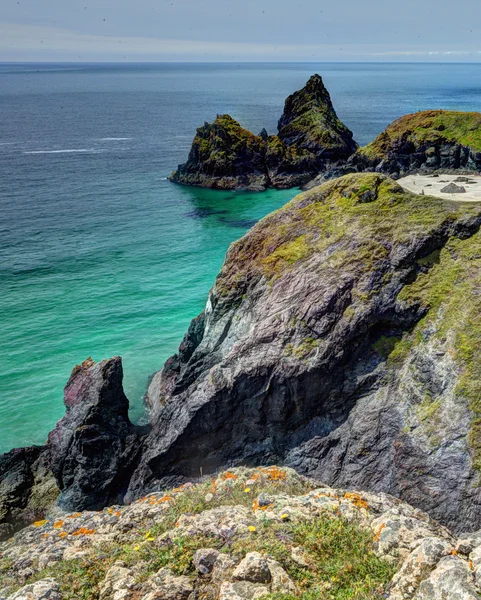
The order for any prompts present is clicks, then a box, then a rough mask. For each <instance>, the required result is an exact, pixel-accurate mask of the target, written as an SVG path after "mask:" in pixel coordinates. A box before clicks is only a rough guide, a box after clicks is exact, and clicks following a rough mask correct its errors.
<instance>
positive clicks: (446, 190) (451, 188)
mask: <svg viewBox="0 0 481 600" xmlns="http://www.w3.org/2000/svg"><path fill="white" fill-rule="evenodd" d="M441 192H442V193H443V194H465V193H466V188H465V187H464V186H462V185H456V184H455V183H450V184H449V185H446V186H444V187H443V188H442V189H441Z"/></svg>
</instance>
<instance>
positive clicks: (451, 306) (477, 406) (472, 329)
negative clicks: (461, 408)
mask: <svg viewBox="0 0 481 600" xmlns="http://www.w3.org/2000/svg"><path fill="white" fill-rule="evenodd" d="M399 300H400V301H402V302H405V303H407V304H417V303H420V304H421V306H424V307H426V308H427V309H429V312H428V314H427V315H426V317H424V319H422V320H421V321H420V322H419V323H418V325H417V326H416V328H415V329H414V330H413V332H412V333H410V334H409V335H407V336H405V338H404V342H405V343H406V344H409V343H410V344H411V346H414V345H418V344H420V343H422V342H423V339H424V338H423V335H422V333H423V331H425V330H427V329H428V328H432V329H434V330H435V337H436V338H437V339H438V340H440V341H442V342H443V343H444V344H446V345H447V349H448V352H449V353H450V354H451V355H452V356H453V358H454V359H455V361H456V363H457V364H458V365H459V368H460V370H461V373H460V376H459V378H458V385H457V389H456V393H457V394H458V396H459V397H460V398H465V399H466V401H467V402H468V403H469V408H470V410H471V413H472V423H471V428H470V435H469V443H470V446H471V449H472V452H473V458H474V463H475V467H476V468H477V469H478V470H480V469H481V353H480V351H479V349H480V348H481V320H480V318H479V315H480V314H481V234H479V233H477V234H476V235H474V236H473V237H471V238H469V239H467V240H460V239H458V238H453V239H451V240H449V241H448V243H447V244H446V246H445V247H444V248H443V249H442V250H441V252H440V255H439V262H437V263H436V264H434V265H433V266H432V268H431V269H430V270H429V271H428V272H427V273H422V274H420V275H419V276H418V278H417V280H416V281H415V282H414V283H413V284H411V285H409V286H406V287H405V288H404V289H403V290H402V292H401V293H400V295H399ZM430 405H431V406H430ZM421 410H422V411H423V413H424V414H425V415H428V416H429V418H430V419H432V418H433V417H434V416H436V414H437V412H438V410H439V407H438V406H437V405H436V401H435V400H432V399H427V401H426V402H424V403H423V405H422V406H421Z"/></svg>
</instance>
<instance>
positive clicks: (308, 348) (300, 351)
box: [285, 337, 319, 360]
mask: <svg viewBox="0 0 481 600" xmlns="http://www.w3.org/2000/svg"><path fill="white" fill-rule="evenodd" d="M318 346H319V340H315V339H314V338H312V337H308V338H306V339H305V340H304V341H303V342H302V343H300V344H299V345H298V346H293V345H292V344H287V346H286V349H285V354H286V356H295V357H296V358H298V359H299V360H302V359H303V358H306V357H307V356H309V354H311V352H312V351H313V350H315V349H316V348H317V347H318Z"/></svg>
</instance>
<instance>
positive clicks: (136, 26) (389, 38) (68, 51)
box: [0, 0, 481, 62]
mask: <svg viewBox="0 0 481 600" xmlns="http://www.w3.org/2000/svg"><path fill="white" fill-rule="evenodd" d="M0 61H7V62H10V61H12V62H13V61H39V62H71V61H82V62H91V61H92V62H93V61H98V62H110V61H115V62H117V61H119V62H144V61H152V62H245V61H247V62H252V61H256V62H307V61H312V62H323V61H336V62H337V61H397V62H413V61H416V62H428V61H434V62H447V61H449V62H452V61H455V62H481V0H457V1H456V2H453V1H452V0H402V1H401V2H400V1H399V0H396V1H394V0H337V1H336V0H0Z"/></svg>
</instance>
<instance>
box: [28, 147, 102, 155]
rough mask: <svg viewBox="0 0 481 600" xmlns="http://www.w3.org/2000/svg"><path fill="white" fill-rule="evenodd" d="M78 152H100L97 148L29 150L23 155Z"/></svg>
mask: <svg viewBox="0 0 481 600" xmlns="http://www.w3.org/2000/svg"><path fill="white" fill-rule="evenodd" d="M76 152H93V153H97V152H100V150H96V149H95V148H72V149H67V150H28V151H25V152H23V154H73V153H76Z"/></svg>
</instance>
